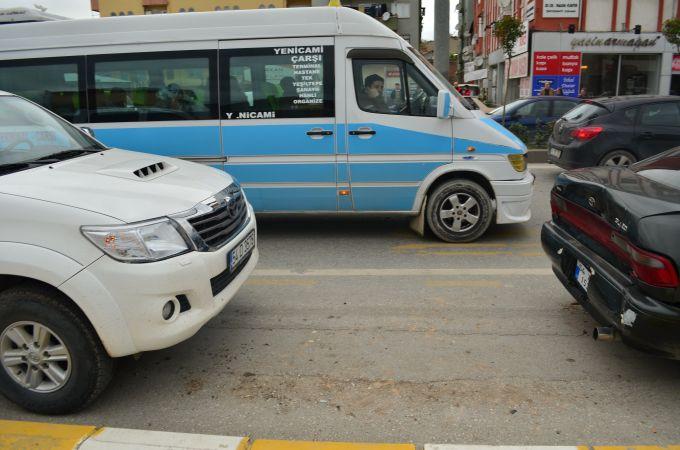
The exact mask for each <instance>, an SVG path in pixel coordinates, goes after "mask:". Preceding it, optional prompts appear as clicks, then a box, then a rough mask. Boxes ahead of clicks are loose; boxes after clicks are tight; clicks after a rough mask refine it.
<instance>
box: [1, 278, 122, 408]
mask: <svg viewBox="0 0 680 450" xmlns="http://www.w3.org/2000/svg"><path fill="white" fill-rule="evenodd" d="M25 322H28V323H36V324H39V325H41V326H43V327H46V328H47V329H48V330H49V331H50V332H52V333H54V335H53V336H52V338H51V340H50V343H51V344H54V343H55V342H58V341H59V340H61V341H62V342H63V345H64V346H65V347H66V348H67V349H68V358H69V360H68V364H70V374H69V375H68V377H65V378H66V379H65V380H64V382H63V385H62V386H61V387H59V388H54V389H56V390H52V391H49V390H45V391H41V392H36V391H35V390H30V389H29V388H27V387H24V386H22V385H21V384H20V383H19V382H18V381H17V380H16V379H15V378H14V377H13V376H12V375H10V373H9V372H8V370H9V369H7V368H6V365H5V363H4V362H2V361H0V392H1V393H2V394H3V395H4V396H5V397H7V398H8V399H9V400H11V401H13V402H14V403H16V404H18V405H19V406H21V407H23V408H25V409H27V410H29V411H32V412H35V413H39V414H67V413H72V412H75V411H78V410H80V409H83V408H85V407H86V406H88V405H89V404H90V403H92V402H93V401H94V400H95V399H96V398H97V397H98V396H99V395H100V394H101V393H102V391H103V390H104V389H105V388H106V386H107V385H108V383H109V381H111V377H112V374H113V360H112V359H111V358H110V357H109V355H108V354H107V353H106V350H105V349H104V347H103V346H102V344H101V342H100V340H99V338H98V336H97V335H96V333H95V331H94V329H93V328H92V326H91V325H90V323H89V322H88V321H87V319H86V318H85V317H84V315H83V314H82V312H81V311H79V310H77V308H76V307H75V306H74V305H72V304H71V303H70V300H69V299H68V298H65V297H64V296H63V295H61V294H60V293H59V292H56V291H52V290H51V289H49V288H46V287H43V286H37V285H31V284H27V285H20V286H16V287H13V288H10V289H8V290H6V291H3V292H0V353H1V352H3V351H4V350H3V345H5V347H4V349H5V350H6V348H7V343H8V342H9V341H7V340H6V339H8V338H7V335H8V334H9V333H8V330H10V329H13V327H14V328H16V326H17V324H20V325H21V324H22V323H25ZM28 327H29V328H23V330H24V331H26V330H29V331H30V330H34V328H30V327H31V325H28ZM27 333H28V332H27ZM13 336H15V337H16V336H17V335H16V334H13ZM26 336H27V337H31V336H30V335H26ZM54 336H56V338H55V337H54ZM55 339H56V340H55ZM31 340H33V339H31ZM3 342H4V344H3ZM11 345H12V346H14V345H16V344H11ZM30 345H34V344H33V343H30ZM12 348H13V347H12ZM29 348H31V349H34V348H36V347H29ZM43 348H48V349H49V348H50V347H43ZM51 348H53V349H54V348H56V347H55V346H54V345H52V346H51ZM16 350H18V348H17V349H16ZM54 351H55V352H56V350H54ZM5 354H7V353H6V352H5ZM40 354H42V355H49V352H48V353H46V354H45V353H42V352H40V351H33V352H32V353H31V354H30V355H29V357H28V358H37V357H40ZM36 355H38V356H36ZM62 355H63V353H62ZM24 359H25V357H24ZM33 361H35V359H33ZM43 364H46V366H43V367H49V362H45V363H43ZM60 364H63V363H60ZM68 364H67V365H66V366H65V367H68ZM37 365H38V364H36V366H37ZM25 367H26V369H25V370H26V371H28V370H31V368H30V367H31V366H28V365H26V366H25ZM33 367H35V366H33ZM63 367H64V366H62V368H63ZM17 370H19V371H22V370H24V369H23V367H22V368H20V369H17ZM34 370H39V369H34ZM41 372H42V371H41ZM64 372H69V371H68V370H63V371H62V373H64ZM20 373H21V372H19V375H17V377H19V378H21V375H20ZM24 373H26V372H24ZM44 373H45V372H43V373H42V374H41V378H42V380H43V381H45V380H48V378H47V376H46V375H44Z"/></svg>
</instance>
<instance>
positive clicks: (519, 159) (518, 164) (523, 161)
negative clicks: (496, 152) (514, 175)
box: [508, 155, 527, 172]
mask: <svg viewBox="0 0 680 450" xmlns="http://www.w3.org/2000/svg"><path fill="white" fill-rule="evenodd" d="M508 161H510V165H511V166H512V168H513V169H515V170H516V171H517V172H524V171H525V170H527V158H526V155H508Z"/></svg>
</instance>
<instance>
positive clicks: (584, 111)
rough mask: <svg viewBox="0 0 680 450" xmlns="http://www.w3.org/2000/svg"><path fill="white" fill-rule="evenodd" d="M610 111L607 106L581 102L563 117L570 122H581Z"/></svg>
mask: <svg viewBox="0 0 680 450" xmlns="http://www.w3.org/2000/svg"><path fill="white" fill-rule="evenodd" d="M608 112H609V111H607V109H606V108H603V107H602V106H599V105H596V104H594V103H581V104H580V105H578V106H577V107H576V108H574V109H572V110H571V111H569V112H568V113H566V114H565V115H564V116H563V117H562V118H563V119H565V120H568V121H569V122H578V123H580V122H585V121H586V120H590V119H594V118H595V117H599V116H601V115H603V114H607V113H608Z"/></svg>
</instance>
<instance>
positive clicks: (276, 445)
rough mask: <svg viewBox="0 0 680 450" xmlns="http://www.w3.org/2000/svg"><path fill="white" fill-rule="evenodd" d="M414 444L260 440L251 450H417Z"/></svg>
mask: <svg viewBox="0 0 680 450" xmlns="http://www.w3.org/2000/svg"><path fill="white" fill-rule="evenodd" d="M415 449H416V446H415V445H413V444H362V443H350V442H310V441H270V440H263V439H258V440H256V441H255V442H254V443H253V446H252V447H251V450H415Z"/></svg>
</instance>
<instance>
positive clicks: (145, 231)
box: [81, 219, 189, 263]
mask: <svg viewBox="0 0 680 450" xmlns="http://www.w3.org/2000/svg"><path fill="white" fill-rule="evenodd" d="M81 231H82V233H83V235H84V236H85V237H86V238H88V239H89V240H90V241H91V242H92V243H93V244H94V245H96V246H97V247H99V248H100V249H101V250H102V251H104V253H106V254H107V255H109V256H110V257H111V258H113V259H115V260H118V261H123V262H128V263H145V262H153V261H159V260H161V259H166V258H170V257H171V256H176V255H179V254H181V253H185V252H187V251H189V245H188V244H187V242H186V240H185V239H184V237H183V235H182V234H181V233H180V231H179V230H178V229H177V228H176V227H175V225H174V223H173V222H171V221H170V220H169V219H161V220H155V221H150V222H139V223H134V224H129V225H112V226H84V227H81Z"/></svg>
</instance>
